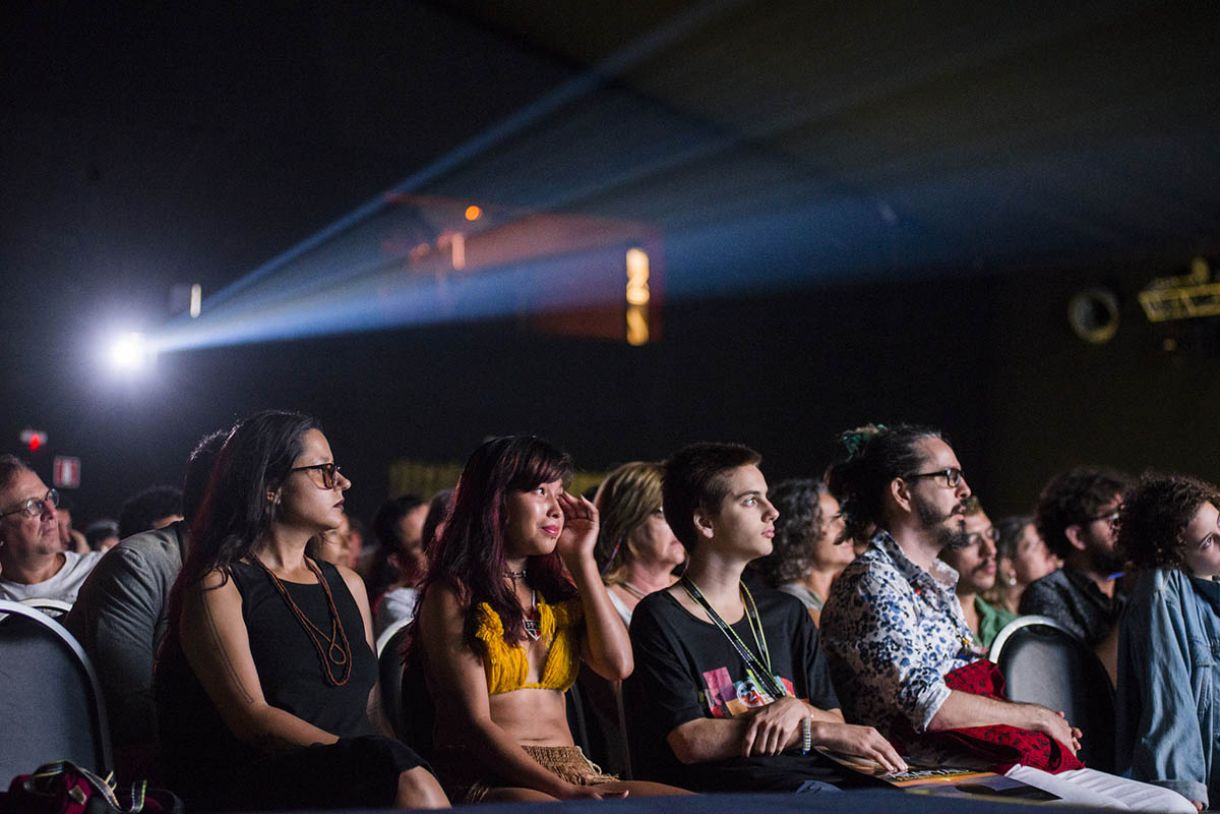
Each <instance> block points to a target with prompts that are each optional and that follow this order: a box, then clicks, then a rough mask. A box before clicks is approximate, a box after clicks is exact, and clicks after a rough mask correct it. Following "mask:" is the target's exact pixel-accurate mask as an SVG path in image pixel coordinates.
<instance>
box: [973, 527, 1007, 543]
mask: <svg viewBox="0 0 1220 814" xmlns="http://www.w3.org/2000/svg"><path fill="white" fill-rule="evenodd" d="M999 539H1000V532H998V531H996V528H995V526H992V527H991V528H989V529H987V530H986V531H974V532H971V533H970V534H967V535H966V548H971V547H977V546H980V545H982V543H983V541H984V540H989V541H990V542H991V544H992V545H995V544H996V543H997V542H998V541H999Z"/></svg>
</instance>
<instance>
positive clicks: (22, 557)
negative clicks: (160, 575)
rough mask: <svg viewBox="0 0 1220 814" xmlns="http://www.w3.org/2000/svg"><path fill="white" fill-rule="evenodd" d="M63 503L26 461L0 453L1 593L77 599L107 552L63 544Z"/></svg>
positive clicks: (2, 596)
mask: <svg viewBox="0 0 1220 814" xmlns="http://www.w3.org/2000/svg"><path fill="white" fill-rule="evenodd" d="M58 505H59V492H57V491H55V490H54V489H48V488H47V485H46V484H45V483H43V482H42V478H40V477H38V475H37V473H35V472H34V470H32V469H30V468H29V466H27V465H26V464H25V462H24V461H22V460H21V459H19V458H16V457H14V456H12V455H0V599H13V600H16V601H21V600H25V599H58V600H60V601H62V602H67V603H68V604H69V605H70V604H72V603H73V602H75V601H76V594H77V591H79V590H80V586H81V583H83V582H84V581H85V577H87V576H88V575H89V572H90V571H91V570H93V567H94V566H95V565H97V562H98V560H99V559H100V558H101V556H102V555H101V554H100V553H98V552H96V551H92V552H89V553H88V554H77V553H76V552H75V551H64V550H63V539H62V538H61V537H60V529H59V514H58V512H57V510H56V506H58Z"/></svg>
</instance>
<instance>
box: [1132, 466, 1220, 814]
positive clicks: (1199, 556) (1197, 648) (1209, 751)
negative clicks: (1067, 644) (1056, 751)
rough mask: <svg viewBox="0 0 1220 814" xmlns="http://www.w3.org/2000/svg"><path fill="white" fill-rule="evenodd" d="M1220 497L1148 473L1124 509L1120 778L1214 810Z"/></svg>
mask: <svg viewBox="0 0 1220 814" xmlns="http://www.w3.org/2000/svg"><path fill="white" fill-rule="evenodd" d="M1218 507H1220V494H1218V493H1217V490H1216V487H1215V486H1212V485H1211V484H1209V483H1203V482H1202V481H1198V480H1195V479H1194V478H1188V477H1183V476H1179V475H1156V474H1146V475H1144V477H1143V478H1141V479H1140V482H1139V484H1138V485H1137V486H1136V487H1135V488H1134V489H1133V490H1132V491H1131V492H1130V493H1129V494H1128V495H1127V496H1126V499H1125V500H1124V501H1123V509H1122V519H1121V524H1120V526H1119V532H1118V543H1119V550H1120V551H1122V552H1123V554H1124V555H1125V556H1126V557H1127V558H1128V560H1129V561H1130V562H1131V564H1132V565H1133V566H1134V568H1135V569H1136V579H1135V585H1134V588H1133V589H1132V591H1131V601H1130V603H1129V604H1128V605H1127V612H1126V614H1125V615H1124V616H1123V623H1122V633H1121V635H1120V642H1119V650H1118V703H1117V710H1118V749H1117V754H1118V756H1119V761H1120V765H1119V769H1124V770H1125V769H1129V770H1130V771H1131V775H1132V777H1135V778H1136V779H1138V780H1146V781H1148V782H1150V783H1155V784H1156V785H1158V786H1165V787H1166V788H1170V789H1173V790H1174V791H1176V792H1178V793H1179V794H1181V795H1182V796H1183V797H1185V798H1186V799H1188V800H1190V801H1191V802H1192V803H1194V805H1195V808H1198V809H1200V810H1202V809H1204V808H1207V807H1208V804H1209V803H1210V800H1211V795H1212V794H1215V793H1216V792H1217V791H1220V700H1218V699H1217V697H1216V693H1215V689H1214V688H1215V684H1216V680H1217V679H1218V678H1220V664H1218V663H1217V662H1216V660H1215V657H1214V655H1213V652H1214V651H1213V649H1214V647H1215V642H1217V641H1220V583H1217V581H1216V580H1217V578H1220V528H1218V527H1217V521H1218V520H1220V511H1218Z"/></svg>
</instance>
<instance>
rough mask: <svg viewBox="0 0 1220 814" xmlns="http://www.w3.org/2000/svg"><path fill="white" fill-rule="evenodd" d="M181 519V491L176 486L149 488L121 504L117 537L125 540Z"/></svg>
mask: <svg viewBox="0 0 1220 814" xmlns="http://www.w3.org/2000/svg"><path fill="white" fill-rule="evenodd" d="M181 519H182V490H181V489H179V488H178V487H177V486H150V487H149V488H147V489H145V490H144V491H143V492H140V493H139V494H138V495H135V496H133V497H130V498H128V499H127V502H126V503H124V504H123V508H122V509H121V510H120V511H119V537H120V538H121V539H124V540H125V539H127V538H128V537H130V536H131V535H133V534H139V533H140V532H142V531H148V530H149V529H160V528H165V527H166V526H168V525H169V524H170V523H174V522H176V521H178V520H181Z"/></svg>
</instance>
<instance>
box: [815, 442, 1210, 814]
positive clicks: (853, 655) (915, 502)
mask: <svg viewBox="0 0 1220 814" xmlns="http://www.w3.org/2000/svg"><path fill="white" fill-rule="evenodd" d="M842 440H843V443H844V446H845V447H846V448H847V451H848V459H847V461H846V462H844V463H843V464H841V465H840V466H839V467H838V468H837V469H836V476H835V482H836V488H837V489H838V491H839V492H840V496H841V498H842V501H843V511H844V513H845V514H846V521H847V531H848V534H849V535H851V536H856V537H858V536H860V535H862V534H864V533H866V531H867V530H869V529H875V533H874V534H873V535H872V537H871V539H870V542H869V547H868V549H867V550H866V551H865V552H864V553H863V554H861V555H860V556H859V557H858V558H857V559H856V561H855V562H853V563H852V564H851V565H849V566H848V567H847V569H846V570H845V571H844V572H843V573H842V575H840V577H839V579H838V581H837V582H836V583H835V584H834V587H833V588H832V589H831V592H830V598H829V599H828V600H827V602H826V608H825V610H824V611H823V612H822V631H821V632H822V637H823V641H824V643H825V646H826V651H827V657H828V661H829V662H830V672H831V677H832V679H833V681H834V685H835V689H836V690H837V692H838V695H839V700H840V701H841V702H842V704H843V710H844V712H845V714H846V718H847V720H849V721H852V722H854V723H860V724H870V725H872V726H875V727H876V728H877V729H878V730H880V731H881V732H882V733H883V734H885V735H886V736H887V737H890V738H892V739H894V740H896V741H898V742H899V743H900V744H902V745H903V747H904V748H914V749H918V750H919V751H920V757H921V758H925V757H927V756H931V755H932V754H933V753H934V754H935V756H936V759H937V760H938V762H944V763H948V764H949V765H970V764H973V765H986V766H989V767H991V768H993V769H995V770H997V771H1000V770H1006V772H1005V773H1006V774H1007V775H1008V776H1009V777H1010V778H1014V779H1016V780H1019V781H1021V782H1023V783H1025V784H1027V785H1030V786H1034V787H1036V788H1038V789H1042V790H1044V791H1046V792H1049V793H1051V794H1054V795H1056V796H1057V797H1059V798H1061V799H1062V800H1064V801H1065V802H1068V803H1078V804H1081V805H1092V806H1100V807H1107V808H1110V807H1113V808H1122V809H1126V810H1144V811H1183V812H1187V811H1191V810H1193V809H1194V806H1192V805H1190V804H1189V802H1188V801H1186V800H1185V799H1184V798H1183V797H1182V796H1181V795H1178V794H1176V793H1173V792H1169V791H1168V790H1166V789H1162V788H1158V787H1156V786H1152V785H1150V784H1147V783H1139V782H1137V781H1134V780H1129V779H1126V778H1121V777H1116V776H1114V775H1108V774H1105V773H1103V772H1099V771H1096V770H1094V769H1088V768H1072V767H1079V766H1080V765H1081V764H1080V763H1079V762H1078V761H1076V760H1075V758H1074V756H1075V754H1076V752H1077V750H1079V748H1080V738H1081V732H1080V730H1079V729H1076V728H1074V727H1072V726H1071V724H1070V723H1069V722H1068V721H1067V720H1065V719H1064V717H1063V715H1062V713H1059V712H1056V711H1054V710H1051V709H1048V708H1046V707H1043V706H1040V705H1038V704H1026V703H1015V702H1011V701H1007V700H1004V699H1003V697H1002V695H1000V693H999V689H1000V685H999V684H998V683H997V682H996V680H995V671H994V669H988V666H989V665H988V663H986V662H981V661H980V659H981V656H982V651H981V648H980V647H979V645H978V642H977V641H976V639H975V636H974V633H973V631H971V629H970V626H969V625H968V624H967V623H966V619H965V617H964V616H963V615H962V607H961V604H960V603H959V602H958V600H957V596H956V594H955V587H956V583H957V572H956V571H954V570H953V569H952V568H950V567H949V566H948V565H946V564H945V563H944V562H942V561H941V560H940V559H939V557H938V555H939V554H940V553H941V552H942V551H944V550H945V549H946V548H949V547H956V548H962V547H963V546H965V545H966V544H967V543H968V542H969V540H970V532H969V531H968V530H967V527H966V520H965V518H966V509H967V503H968V500H969V498H970V486H969V485H968V484H967V482H966V477H965V475H964V474H962V466H961V464H960V463H959V462H958V460H957V455H956V454H954V452H953V448H952V447H950V446H949V444H948V443H946V442H945V440H944V438H943V437H942V436H941V434H940V432H938V431H937V430H933V429H929V428H926V427H913V426H908V425H900V426H894V427H888V428H886V427H876V426H872V425H869V426H868V427H864V428H862V429H860V430H855V431H852V432H847V433H844V434H843V436H842ZM980 668H982V669H980ZM951 674H953V675H951ZM964 676H969V678H968V679H965V678H963V677H964ZM947 679H948V680H947ZM950 683H952V684H953V685H954V686H955V687H962V688H961V689H951V688H950ZM998 726H1002V727H1012V728H1015V729H1008V728H1005V729H1002V730H997V729H996V727H998ZM961 730H969V732H968V733H963V732H961ZM1017 730H1024V732H1018V731H1017ZM949 731H952V734H945V735H942V734H940V733H948V732H949ZM1039 733H1040V734H1039ZM1014 735H1015V736H1016V737H1017V741H1016V743H1019V744H1021V745H1020V746H1017V747H1016V750H1015V752H1014V753H1015V754H1017V755H1019V757H1018V758H1016V760H1017V762H1016V764H1015V765H1010V764H1011V760H1005V761H1004V762H1002V763H1001V762H998V761H997V757H998V756H997V755H996V754H995V752H994V751H993V749H994V744H996V743H1001V742H1008V743H1011V742H1012V741H1011V738H1013V737H1014ZM1041 735H1045V736H1046V738H1042V737H1041ZM963 736H964V737H963ZM992 736H994V737H995V738H996V740H994V741H993V740H990V739H989V738H990V737H992ZM971 737H973V738H974V740H973V741H972V742H974V743H976V744H980V745H979V746H976V747H975V748H974V749H973V750H969V749H963V746H962V744H963V743H966V742H968V741H967V738H971ZM1048 738H1049V739H1050V740H1048ZM1005 739H1007V740H1005ZM982 744H986V745H987V746H986V747H983V746H982ZM1027 744H1028V747H1027V746H1026V745H1027ZM1046 755H1051V756H1054V760H1053V761H1051V760H1046V759H1043V758H1045V757H1046ZM1023 763H1025V764H1034V765H1038V764H1040V765H1045V766H1047V767H1048V768H1053V769H1054V771H1056V772H1057V773H1054V774H1052V773H1051V772H1048V771H1044V770H1043V769H1041V768H1035V767H1034V765H1022V764H1023ZM1064 769H1067V770H1066V771H1065V770H1064ZM1182 803H1186V805H1187V806H1188V808H1184V807H1183V806H1182Z"/></svg>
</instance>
